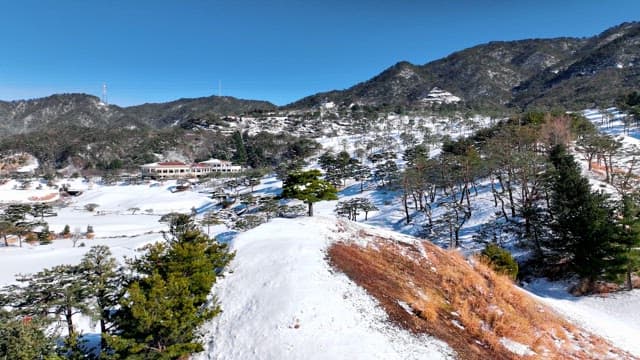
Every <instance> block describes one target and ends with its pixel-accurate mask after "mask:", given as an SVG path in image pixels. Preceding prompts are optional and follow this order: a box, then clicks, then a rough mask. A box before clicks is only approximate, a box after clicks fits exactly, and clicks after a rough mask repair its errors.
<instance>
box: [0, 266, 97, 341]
mask: <svg viewBox="0 0 640 360" xmlns="http://www.w3.org/2000/svg"><path fill="white" fill-rule="evenodd" d="M16 280H17V281H18V282H21V283H25V285H10V286H8V287H5V288H4V289H2V293H3V295H4V296H0V299H2V300H4V301H2V302H3V303H2V304H0V305H5V306H9V307H11V308H13V309H16V311H18V312H19V313H20V314H23V315H26V316H37V317H40V318H42V319H45V318H48V319H49V320H51V321H55V320H58V319H59V318H60V317H62V318H63V319H64V320H65V322H66V324H67V331H68V333H69V334H74V333H75V328H74V324H73V316H74V315H76V314H80V313H83V314H88V313H89V312H88V308H87V306H86V304H85V301H86V300H87V298H88V297H89V294H88V287H87V284H86V282H85V281H84V278H83V277H82V276H81V274H80V271H79V268H78V267H77V266H72V265H58V266H54V267H52V268H50V269H44V270H42V271H40V272H38V273H35V274H31V275H20V276H18V277H17V279H16Z"/></svg>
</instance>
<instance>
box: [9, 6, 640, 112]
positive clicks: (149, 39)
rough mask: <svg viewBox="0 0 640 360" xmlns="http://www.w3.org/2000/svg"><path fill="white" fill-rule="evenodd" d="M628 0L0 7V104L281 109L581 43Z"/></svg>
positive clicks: (615, 19)
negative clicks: (399, 71)
mask: <svg viewBox="0 0 640 360" xmlns="http://www.w3.org/2000/svg"><path fill="white" fill-rule="evenodd" d="M634 15H635V16H636V17H637V16H638V15H640V1H638V0H619V1H618V0H610V1H591V0H582V1H580V0H559V1H558V0H554V1H547V0H538V1H530V0H510V1H509V0H477V1H472V0H460V1H453V0H452V1H446V0H440V1H428V0H423V1H419V0H396V1H391V0H389V1H381V0H370V1H348V0H342V1H338V0H324V1H316V0H307V1H303V0H300V1H285V0H273V1H264V0H263V1H258V0H256V1H244V0H235V1H233V0H228V1H214V0H210V1H205V0H182V1H178V0H175V1H163V0H155V1H147V0H127V1H125V0H122V1H120V0H102V1H93V0H20V1H18V0H0V48H1V49H2V51H0V99H3V100H14V99H23V98H34V97H41V96H47V95H50V94H53V93H60V92H84V93H89V94H93V95H97V96H100V94H101V88H102V84H103V83H107V86H108V91H109V101H110V102H111V103H115V104H118V105H123V106H127V105H133V104H140V103H144V102H160V101H167V100H173V99H178V98H181V97H199V96H208V95H217V93H218V84H219V82H221V83H222V94H223V95H230V96H236V97H240V98H249V99H262V100H268V101H272V102H274V103H276V104H279V105H281V104H286V103H289V102H291V101H294V100H297V99H299V98H301V97H304V96H307V95H311V94H313V93H316V92H319V91H327V90H332V89H343V88H347V87H349V86H352V85H354V84H356V83H358V82H360V81H364V80H367V79H369V78H371V77H373V76H375V75H376V74H378V73H379V72H380V71H382V70H384V69H385V68H387V67H389V66H391V65H393V64H394V63H396V62H398V61H401V60H407V61H410V62H412V63H415V64H424V63H426V62H429V61H432V60H435V59H438V58H441V57H443V56H446V55H448V54H450V53H452V52H454V51H457V50H461V49H463V48H466V47H469V46H473V45H477V44H481V43H485V42H488V41H492V40H514V39H525V38H547V37H558V36H577V37H585V36H591V35H594V34H597V33H599V32H601V31H603V30H605V29H606V28H608V27H611V26H613V25H617V24H619V23H622V22H624V21H634V20H640V19H637V18H635V19H634Z"/></svg>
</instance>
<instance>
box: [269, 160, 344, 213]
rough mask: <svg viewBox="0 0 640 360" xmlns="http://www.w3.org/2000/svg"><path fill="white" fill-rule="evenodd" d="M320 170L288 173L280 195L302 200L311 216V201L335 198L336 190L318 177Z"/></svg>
mask: <svg viewBox="0 0 640 360" xmlns="http://www.w3.org/2000/svg"><path fill="white" fill-rule="evenodd" d="M320 175H321V173H320V170H308V171H296V172H293V173H290V174H289V175H288V176H287V178H286V179H285V180H284V184H283V186H282V197H284V198H289V199H298V200H302V201H304V202H305V203H306V204H307V205H308V207H309V209H308V215H309V216H313V203H315V202H318V201H321V200H337V199H338V191H337V190H336V188H335V187H334V186H333V185H331V184H330V183H329V182H327V181H325V180H322V179H320Z"/></svg>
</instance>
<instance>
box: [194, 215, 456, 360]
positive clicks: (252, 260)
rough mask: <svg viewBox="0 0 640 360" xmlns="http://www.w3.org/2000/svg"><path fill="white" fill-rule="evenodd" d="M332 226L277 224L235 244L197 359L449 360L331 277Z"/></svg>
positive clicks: (309, 221)
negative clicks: (218, 309)
mask: <svg viewBox="0 0 640 360" xmlns="http://www.w3.org/2000/svg"><path fill="white" fill-rule="evenodd" d="M335 232H336V222H335V220H332V219H330V218H318V217H316V218H298V219H288V220H287V219H275V220H273V221H272V222H270V223H267V224H265V225H262V226H260V227H258V228H255V229H253V230H251V231H248V232H246V233H243V234H241V235H240V236H238V237H237V238H236V239H235V240H234V241H233V244H232V248H233V249H234V250H236V251H237V254H236V259H235V260H234V261H233V263H232V266H231V270H230V271H229V273H228V274H227V275H226V278H224V279H223V280H221V281H220V282H219V283H218V284H217V285H216V288H215V293H216V295H217V296H218V298H219V301H220V303H221V305H222V309H223V312H222V314H221V315H220V316H219V317H217V318H216V319H215V320H214V321H213V322H212V323H210V324H208V325H207V326H205V329H204V331H205V335H204V336H205V339H206V351H205V352H203V353H200V354H198V355H196V356H195V357H194V358H195V359H446V358H452V357H453V354H452V351H451V350H450V349H449V348H448V347H447V345H446V344H444V343H443V342H441V341H438V340H436V339H433V338H429V337H424V336H423V337H416V336H414V335H412V334H411V333H409V332H407V331H404V330H400V329H398V328H395V327H393V326H391V325H390V324H389V323H388V322H387V321H386V320H387V315H386V313H385V312H384V310H382V309H381V308H380V307H378V305H377V303H376V302H375V301H374V300H373V298H371V297H370V296H369V295H368V294H367V293H366V292H365V290H363V289H362V288H360V287H358V286H357V285H355V284H354V283H352V282H351V281H350V280H349V279H348V278H347V277H346V276H345V275H343V274H341V273H335V272H333V271H332V269H331V268H330V266H329V265H328V263H327V261H326V260H325V256H326V254H325V252H324V250H325V249H326V248H327V246H328V245H329V244H330V243H331V242H332V240H333V238H334V237H335Z"/></svg>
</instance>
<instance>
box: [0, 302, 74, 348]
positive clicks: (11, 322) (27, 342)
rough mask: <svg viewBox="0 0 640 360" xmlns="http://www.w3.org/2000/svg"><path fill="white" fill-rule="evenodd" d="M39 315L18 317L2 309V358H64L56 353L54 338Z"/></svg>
mask: <svg viewBox="0 0 640 360" xmlns="http://www.w3.org/2000/svg"><path fill="white" fill-rule="evenodd" d="M45 325H46V322H42V321H41V320H40V319H39V318H37V317H16V316H15V314H11V313H8V312H5V311H2V310H0V359H7V360H8V359H11V360H33V359H47V360H54V359H62V358H58V357H57V356H56V355H55V342H54V339H52V338H51V337H49V336H47V335H46V334H45V332H44V328H45Z"/></svg>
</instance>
